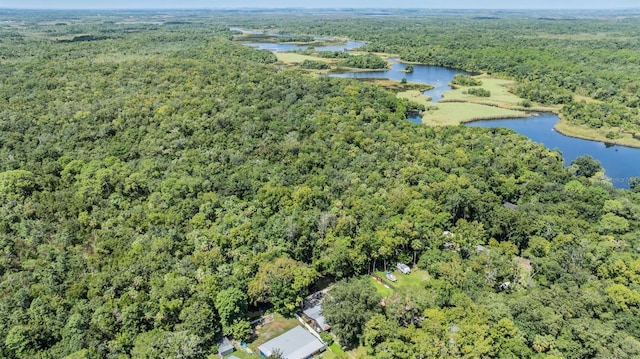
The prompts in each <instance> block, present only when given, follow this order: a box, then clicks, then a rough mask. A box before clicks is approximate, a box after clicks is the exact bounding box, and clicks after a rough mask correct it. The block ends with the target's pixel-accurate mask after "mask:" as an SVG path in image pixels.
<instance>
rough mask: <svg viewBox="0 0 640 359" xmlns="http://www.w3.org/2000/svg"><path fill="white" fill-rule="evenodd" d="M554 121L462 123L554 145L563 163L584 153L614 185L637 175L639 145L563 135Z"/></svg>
mask: <svg viewBox="0 0 640 359" xmlns="http://www.w3.org/2000/svg"><path fill="white" fill-rule="evenodd" d="M558 121H559V119H558V116H556V115H554V114H542V115H540V116H532V117H529V118H518V119H515V118H514V119H508V120H486V121H475V122H470V123H467V124H466V126H469V127H507V128H510V129H512V130H514V131H516V132H518V133H520V134H523V135H525V136H527V137H529V138H530V139H532V140H533V141H535V142H539V143H542V144H543V145H545V146H546V147H547V148H551V149H554V148H557V149H558V150H560V152H562V156H563V157H564V161H565V164H566V165H569V164H570V163H571V161H573V160H575V159H576V158H577V157H579V156H582V155H585V154H588V155H590V156H591V157H593V158H595V159H597V160H598V161H600V163H601V164H602V167H603V168H604V169H605V174H606V175H607V177H609V178H611V183H612V184H613V185H614V186H615V187H617V188H629V183H628V182H629V178H630V177H636V176H640V149H637V148H631V147H625V146H615V145H608V144H605V143H602V142H596V141H588V140H581V139H578V138H573V137H567V136H564V135H562V134H560V133H559V132H556V131H555V130H554V129H553V126H554V125H555V124H556V123H557V122H558Z"/></svg>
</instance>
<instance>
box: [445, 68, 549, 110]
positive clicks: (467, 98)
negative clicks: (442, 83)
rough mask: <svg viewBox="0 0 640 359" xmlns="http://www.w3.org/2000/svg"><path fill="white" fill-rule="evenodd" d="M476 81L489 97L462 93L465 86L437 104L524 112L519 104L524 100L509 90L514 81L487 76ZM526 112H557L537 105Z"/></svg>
mask: <svg viewBox="0 0 640 359" xmlns="http://www.w3.org/2000/svg"><path fill="white" fill-rule="evenodd" d="M476 78H477V79H479V80H480V81H482V85H481V86H478V87H481V88H483V89H485V90H489V91H490V92H491V96H490V97H480V96H474V95H469V94H466V93H464V92H465V91H466V90H468V89H469V87H467V86H460V87H458V88H456V89H454V90H451V91H448V92H446V93H445V94H444V95H443V98H442V99H441V100H440V101H439V103H443V102H449V101H453V102H459V101H464V102H472V103H477V104H482V105H490V106H498V107H502V108H508V109H514V110H524V108H523V107H522V106H520V105H519V104H520V102H522V101H523V100H524V99H523V98H522V97H519V96H516V95H515V94H513V93H511V92H510V91H509V89H510V88H511V87H512V86H514V85H515V82H514V81H511V80H503V79H495V78H491V77H488V76H477V77H476ZM526 110H527V111H545V112H547V111H553V110H557V107H553V106H541V105H537V104H533V106H532V107H529V108H527V109H526Z"/></svg>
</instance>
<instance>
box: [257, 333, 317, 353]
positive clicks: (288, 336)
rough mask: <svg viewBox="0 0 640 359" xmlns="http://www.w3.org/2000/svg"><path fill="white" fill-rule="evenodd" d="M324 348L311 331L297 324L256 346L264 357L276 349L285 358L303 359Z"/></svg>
mask: <svg viewBox="0 0 640 359" xmlns="http://www.w3.org/2000/svg"><path fill="white" fill-rule="evenodd" d="M323 348H324V344H323V343H322V342H321V341H320V340H318V339H317V338H316V337H314V336H313V335H312V334H311V333H309V332H308V331H306V330H304V329H303V328H302V327H300V326H297V327H295V328H293V329H291V330H289V331H288V332H286V333H284V334H282V335H280V336H279V337H276V338H273V339H271V340H269V341H268V342H266V343H264V344H262V345H261V346H259V347H258V349H259V350H260V353H261V354H262V355H264V356H266V357H269V356H270V355H271V354H273V352H274V350H276V349H278V350H280V352H282V357H283V358H285V359H304V358H308V357H310V356H311V355H313V354H314V353H316V352H319V351H320V350H322V349H323Z"/></svg>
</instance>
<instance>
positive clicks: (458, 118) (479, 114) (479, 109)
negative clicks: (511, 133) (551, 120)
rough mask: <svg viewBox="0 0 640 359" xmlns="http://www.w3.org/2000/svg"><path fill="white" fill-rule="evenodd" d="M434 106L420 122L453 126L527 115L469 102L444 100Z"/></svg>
mask: <svg viewBox="0 0 640 359" xmlns="http://www.w3.org/2000/svg"><path fill="white" fill-rule="evenodd" d="M436 106H437V109H436V110H430V111H427V112H426V113H425V114H424V115H423V116H422V123H424V124H427V125H432V126H455V125H459V124H461V123H465V122H471V121H477V120H489V119H496V118H514V117H529V114H527V113H526V112H524V111H516V110H509V109H505V108H500V107H495V106H488V105H480V104H477V103H469V102H444V103H438V104H437V105H436Z"/></svg>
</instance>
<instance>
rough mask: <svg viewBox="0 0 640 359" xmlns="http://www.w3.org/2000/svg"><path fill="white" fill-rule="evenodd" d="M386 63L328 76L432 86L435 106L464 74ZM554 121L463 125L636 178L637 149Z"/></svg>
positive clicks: (544, 117) (349, 46)
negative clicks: (504, 133)
mask: <svg viewBox="0 0 640 359" xmlns="http://www.w3.org/2000/svg"><path fill="white" fill-rule="evenodd" d="M364 44H365V43H364V42H359V41H348V42H347V43H346V44H343V45H332V46H323V47H316V48H315V49H316V50H318V51H344V50H347V51H348V50H353V49H355V48H358V47H360V46H363V45H364ZM246 45H249V46H252V47H255V48H258V49H264V50H270V51H274V52H282V51H293V50H304V49H306V48H307V47H306V46H301V45H296V44H286V43H285V44H282V43H280V44H279V43H248V44H246ZM390 61H391V68H390V69H388V70H384V71H364V72H349V73H342V74H332V75H330V76H334V77H345V78H383V79H391V80H397V81H400V80H402V78H406V79H407V81H410V82H416V83H423V84H429V85H431V86H434V88H433V89H431V90H428V91H425V92H424V93H423V94H424V95H426V96H430V97H431V99H432V101H433V102H437V101H438V100H439V99H440V98H442V94H443V93H445V92H447V91H449V90H450V89H451V87H450V86H449V83H450V82H451V80H452V79H453V76H455V75H456V74H458V73H465V72H464V71H461V70H455V69H449V68H445V67H441V66H429V65H413V68H414V70H413V72H411V73H406V72H404V71H403V70H404V69H405V67H406V65H405V64H403V63H401V62H398V61H397V59H390ZM409 121H411V122H414V123H421V118H420V117H419V116H412V117H409ZM558 121H559V118H558V116H557V115H555V114H551V113H547V114H541V115H539V116H531V117H528V118H517V119H500V120H484V121H475V122H470V123H467V124H466V126H469V127H506V128H510V129H512V130H514V131H516V132H518V133H520V134H522V135H525V136H527V137H529V138H530V139H531V140H533V141H535V142H539V143H542V144H543V145H545V146H546V147H547V148H550V149H558V150H559V151H560V152H561V153H562V156H563V158H564V160H565V164H567V165H569V164H570V163H571V161H573V160H574V159H576V158H577V157H579V156H582V155H585V154H588V155H590V156H591V157H593V158H595V159H597V160H598V161H600V163H601V164H602V167H603V168H604V169H605V174H606V175H607V177H609V178H610V180H611V183H612V184H613V185H614V186H615V187H617V188H629V179H630V178H631V177H638V176H640V149H638V148H631V147H625V146H617V145H609V144H605V143H602V142H596V141H589V140H583V139H578V138H573V137H568V136H564V135H562V134H560V133H559V132H556V131H555V130H554V125H555V124H556V123H557V122H558Z"/></svg>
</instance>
